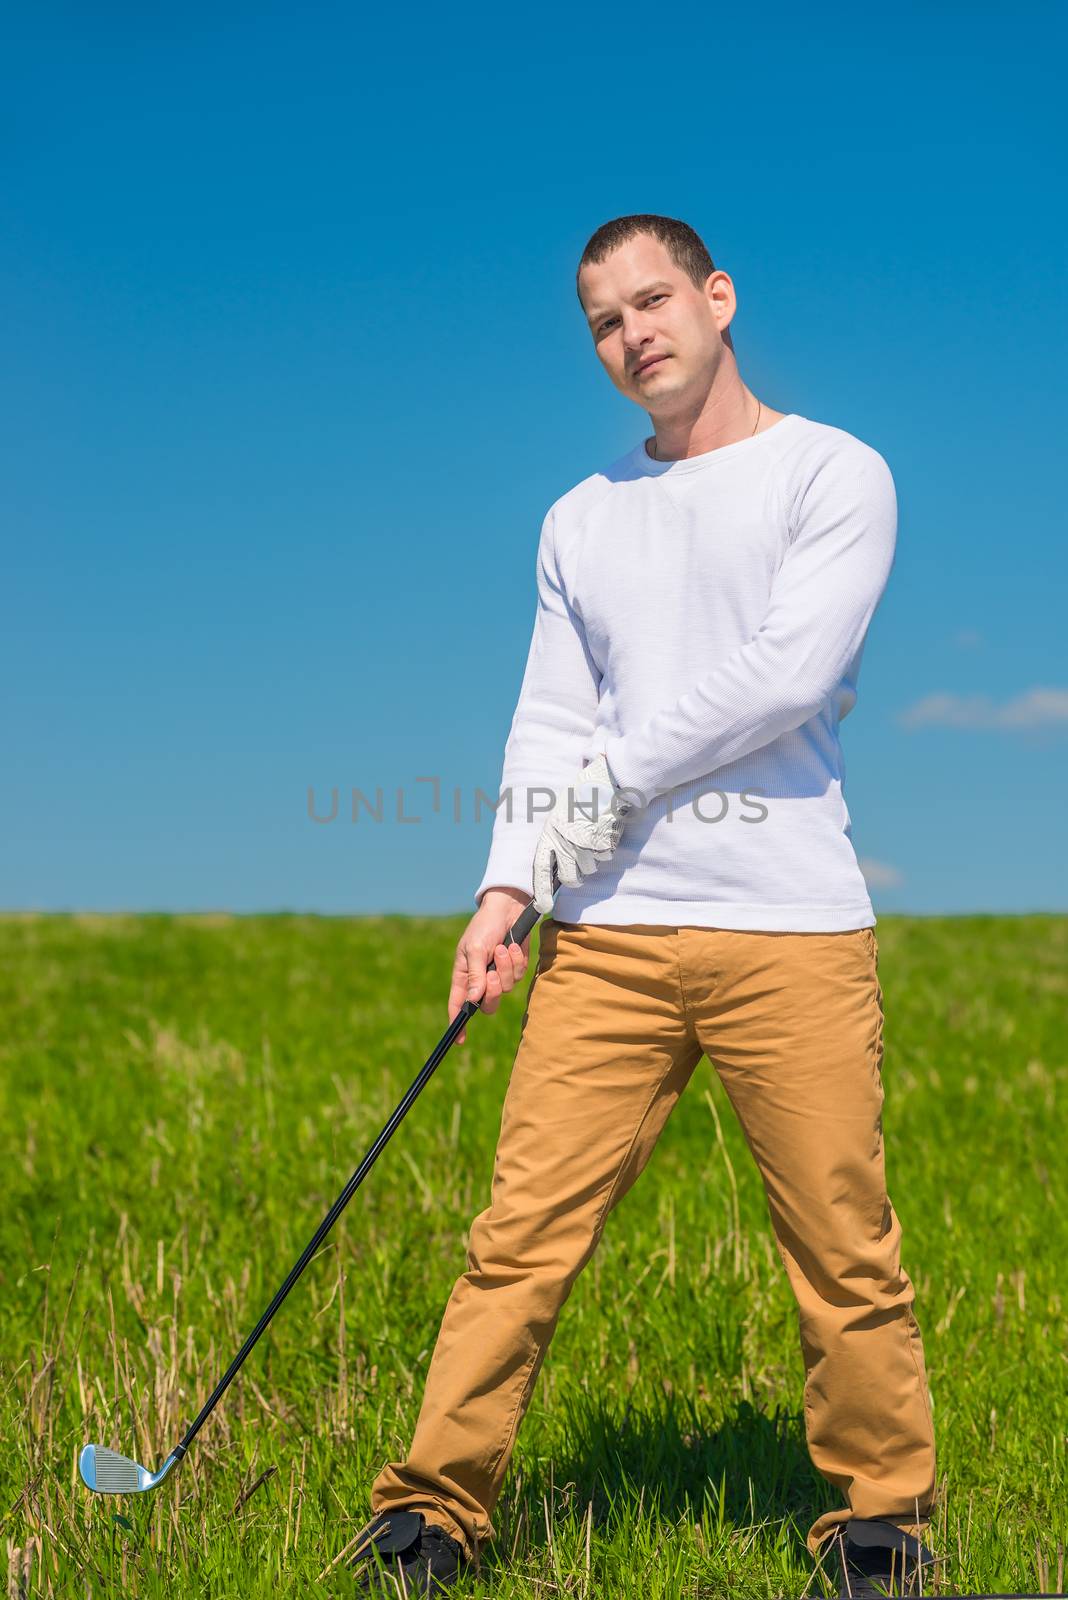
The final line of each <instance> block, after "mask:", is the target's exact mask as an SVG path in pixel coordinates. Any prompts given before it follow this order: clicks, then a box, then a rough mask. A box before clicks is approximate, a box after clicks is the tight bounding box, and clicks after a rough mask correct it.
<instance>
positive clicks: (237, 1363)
mask: <svg viewBox="0 0 1068 1600" xmlns="http://www.w3.org/2000/svg"><path fill="white" fill-rule="evenodd" d="M552 887H553V893H554V894H555V892H556V890H557V889H558V888H559V880H558V878H557V874H556V867H555V862H554V864H553V877H552ZM539 917H540V912H539V911H538V910H537V907H536V906H535V903H534V901H533V900H531V902H530V904H529V905H527V906H525V907H524V908H523V910H522V911H521V912H520V914H519V916H518V917H517V919H516V921H515V922H514V923H513V924H512V926H511V927H510V928H509V930H508V932H507V933H506V934H505V936H504V938H503V940H502V941H501V942H502V943H503V944H506V945H512V944H522V943H523V940H524V939H525V938H526V937H527V935H528V934H529V933H530V932H531V930H532V929H533V927H534V925H535V923H536V922H537V921H538V920H539ZM486 971H487V972H493V971H496V968H495V966H494V963H493V962H492V961H490V962H489V963H488V964H487V967H486ZM480 1004H481V1002H480V1001H478V1000H465V1001H464V1003H463V1005H462V1006H461V1007H460V1010H459V1011H458V1012H457V1013H456V1016H455V1017H454V1018H453V1019H452V1021H451V1022H450V1023H449V1026H448V1028H447V1029H446V1031H445V1033H444V1034H443V1035H442V1037H441V1040H440V1041H439V1043H438V1044H437V1046H436V1047H435V1049H434V1051H433V1054H432V1055H431V1056H430V1057H429V1059H428V1060H427V1062H426V1065H425V1066H424V1067H423V1069H422V1071H421V1072H420V1073H419V1076H418V1077H417V1078H416V1079H415V1081H414V1082H413V1083H412V1085H411V1087H410V1088H409V1090H408V1092H407V1094H406V1095H405V1096H404V1098H403V1100H402V1101H401V1102H400V1104H399V1105H398V1106H397V1109H396V1110H395V1111H394V1112H393V1115H392V1116H391V1117H390V1119H389V1121H388V1122H387V1123H386V1125H385V1127H384V1128H383V1129H382V1132H381V1133H380V1134H379V1135H378V1138H377V1139H376V1140H375V1142H374V1144H373V1145H372V1146H371V1148H370V1150H368V1152H367V1154H366V1155H365V1156H364V1158H363V1160H362V1161H361V1162H360V1165H359V1166H358V1167H357V1168H356V1171H355V1172H354V1173H353V1174H352V1177H351V1178H350V1179H349V1181H348V1183H347V1184H346V1185H345V1187H344V1189H342V1191H341V1193H340V1194H339V1195H338V1197H337V1199H336V1200H335V1201H334V1204H333V1205H332V1206H331V1207H330V1210H329V1211H328V1212H327V1214H326V1216H325V1217H324V1218H323V1220H322V1222H321V1223H320V1224H319V1226H318V1228H316V1230H315V1233H314V1234H313V1236H312V1238H311V1239H310V1240H309V1242H308V1245H307V1247H306V1248H305V1249H304V1250H303V1251H302V1253H301V1255H300V1259H299V1260H298V1261H297V1262H296V1263H295V1265H294V1266H293V1268H292V1270H291V1271H290V1273H289V1276H288V1277H287V1278H286V1281H285V1282H284V1283H283V1285H282V1287H281V1288H280V1289H279V1291H278V1293H277V1294H276V1295H275V1297H274V1299H273V1300H272V1301H271V1303H270V1305H269V1306H268V1307H267V1309H266V1311H265V1312H264V1313H263V1316H262V1317H261V1318H260V1320H259V1322H257V1324H256V1326H255V1327H254V1328H253V1330H252V1332H251V1333H250V1334H249V1336H248V1338H247V1339H246V1340H245V1342H244V1344H243V1345H242V1346H241V1349H240V1350H239V1351H238V1353H237V1355H236V1356H235V1357H234V1359H233V1361H232V1362H231V1363H230V1365H229V1367H228V1368H227V1369H226V1372H225V1373H224V1374H223V1376H222V1378H220V1380H219V1382H218V1384H217V1385H216V1387H215V1389H214V1390H213V1392H212V1394H211V1395H210V1396H209V1398H208V1400H207V1401H206V1402H205V1404H204V1407H203V1409H202V1410H201V1412H200V1415H199V1416H198V1417H197V1419H196V1421H195V1422H194V1423H193V1424H192V1426H191V1427H190V1429H189V1431H188V1433H187V1434H186V1435H185V1438H184V1439H183V1440H182V1442H181V1443H180V1444H177V1445H175V1447H174V1449H173V1450H172V1451H171V1453H170V1455H169V1456H168V1457H167V1459H166V1461H164V1463H163V1465H162V1466H161V1467H160V1468H159V1470H158V1472H149V1470H148V1468H147V1467H142V1466H140V1465H139V1464H138V1462H136V1461H131V1460H130V1458H129V1457H128V1456H123V1455H119V1453H118V1452H117V1451H115V1450H109V1449H108V1448H107V1447H106V1446H105V1445H99V1444H87V1445H86V1446H85V1448H84V1449H83V1450H82V1453H81V1455H80V1457H79V1458H78V1469H79V1471H80V1472H81V1475H82V1479H83V1481H84V1482H85V1484H86V1486H87V1487H88V1488H90V1489H92V1490H94V1492H95V1493H97V1494H145V1493H146V1492H147V1491H148V1490H150V1489H158V1488H159V1486H160V1484H161V1483H162V1482H163V1481H164V1479H165V1478H168V1477H169V1476H170V1474H171V1473H172V1472H173V1470H174V1468H175V1467H176V1466H177V1465H178V1463H179V1461H181V1459H182V1457H183V1456H184V1455H185V1453H186V1451H187V1450H188V1449H189V1446H190V1445H191V1444H192V1442H193V1440H194V1439H195V1438H196V1436H197V1434H198V1433H199V1432H200V1430H201V1428H202V1427H203V1426H204V1424H205V1422H207V1420H208V1418H209V1417H210V1416H211V1413H212V1412H213V1411H214V1410H215V1407H216V1406H217V1405H218V1403H219V1401H220V1400H221V1399H222V1397H223V1395H224V1394H225V1393H226V1391H227V1389H228V1388H229V1387H230V1384H231V1383H232V1382H233V1380H234V1378H235V1377H236V1376H237V1374H238V1372H239V1371H240V1370H241V1367H242V1365H243V1364H244V1362H245V1360H246V1358H247V1357H248V1355H249V1354H250V1352H251V1351H252V1350H253V1348H254V1347H255V1345H256V1342H257V1340H258V1339H259V1337H260V1335H261V1334H262V1333H263V1331H264V1329H265V1328H266V1327H267V1324H268V1323H269V1322H270V1320H271V1318H272V1317H273V1316H274V1314H275V1312H276V1311H277V1310H278V1307H279V1306H280V1305H281V1304H282V1301H283V1300H284V1299H285V1298H286V1296H287V1295H288V1293H289V1291H290V1289H292V1287H293V1285H294V1284H295V1283H296V1281H297V1279H298V1278H299V1277H300V1275H301V1273H302V1272H303V1271H304V1268H305V1267H306V1266H307V1265H308V1262H309V1261H310V1260H311V1258H312V1256H313V1255H314V1254H315V1252H316V1250H317V1249H318V1248H319V1246H320V1244H321V1243H322V1241H323V1240H324V1239H325V1238H326V1235H327V1234H328V1233H329V1232H330V1229H331V1228H332V1227H333V1225H334V1223H335V1222H336V1221H337V1219H338V1217H339V1216H340V1215H341V1213H342V1212H343V1211H344V1209H345V1207H346V1206H347V1205H348V1203H349V1201H350V1200H351V1199H352V1197H353V1195H354V1194H355V1193H356V1190H357V1189H358V1188H359V1186H360V1184H361V1183H362V1182H363V1180H364V1178H365V1177H366V1176H367V1174H368V1173H369V1172H370V1170H371V1168H372V1167H373V1166H374V1164H375V1162H376V1161H377V1160H378V1157H379V1156H380V1155H381V1153H382V1151H383V1150H384V1149H385V1147H386V1145H387V1144H388V1143H389V1141H390V1139H391V1138H392V1137H393V1134H394V1133H395V1132H396V1130H397V1128H398V1127H399V1125H400V1123H401V1122H402V1121H403V1119H404V1117H405V1116H406V1115H407V1113H408V1111H409V1110H410V1109H411V1107H412V1105H413V1104H414V1103H415V1101H416V1100H417V1098H418V1097H419V1095H420V1094H421V1093H422V1091H423V1089H424V1088H425V1086H426V1084H427V1083H428V1082H429V1081H430V1078H431V1076H432V1075H433V1073H434V1070H435V1068H436V1067H437V1066H438V1064H439V1063H440V1061H441V1060H442V1057H443V1056H444V1055H445V1054H446V1052H447V1051H448V1050H449V1048H450V1047H451V1046H452V1044H453V1043H454V1041H455V1039H456V1037H457V1035H458V1034H459V1033H460V1032H461V1030H462V1029H463V1027H464V1024H465V1023H467V1022H469V1021H470V1019H471V1018H472V1017H473V1016H474V1015H475V1013H476V1011H478V1010H479V1009H480Z"/></svg>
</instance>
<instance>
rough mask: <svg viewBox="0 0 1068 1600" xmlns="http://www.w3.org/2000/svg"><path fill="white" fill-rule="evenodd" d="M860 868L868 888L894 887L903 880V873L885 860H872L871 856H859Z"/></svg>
mask: <svg viewBox="0 0 1068 1600" xmlns="http://www.w3.org/2000/svg"><path fill="white" fill-rule="evenodd" d="M860 870H861V872H863V874H864V881H865V883H866V884H867V885H868V888H869V889H896V888H897V887H898V885H899V884H901V883H903V882H904V874H903V873H901V872H899V871H898V869H897V867H892V866H891V865H890V864H889V862H887V861H873V860H872V858H871V856H861V858H860Z"/></svg>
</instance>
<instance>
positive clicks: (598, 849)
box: [534, 754, 634, 917]
mask: <svg viewBox="0 0 1068 1600" xmlns="http://www.w3.org/2000/svg"><path fill="white" fill-rule="evenodd" d="M633 809H634V803H633V801H631V800H628V799H627V798H626V795H625V794H624V793H622V792H621V791H620V790H618V789H617V788H616V785H615V782H614V780H613V778H612V774H611V772H610V771H609V770H608V761H607V758H606V757H605V756H604V755H603V754H602V755H599V756H598V757H597V759H596V760H595V761H591V762H590V763H589V765H588V766H585V767H583V768H582V771H581V772H579V773H578V775H577V776H576V777H574V778H573V779H572V780H571V782H570V784H569V785H568V787H567V788H566V789H565V790H564V792H563V794H562V795H560V797H559V798H558V799H557V802H556V804H555V805H554V806H553V809H552V810H551V811H550V812H549V815H548V816H547V817H546V819H545V826H544V827H543V828H542V830H541V837H540V839H539V840H538V848H537V849H536V851H535V852H534V903H535V905H536V906H537V908H538V911H539V912H540V913H541V915H542V916H543V917H544V916H547V915H548V913H549V912H550V911H551V910H552V908H553V892H554V890H553V882H552V869H553V862H554V861H555V862H556V871H557V876H558V877H559V880H560V884H561V885H563V884H566V885H567V886H568V888H572V889H573V888H575V887H577V885H578V884H580V883H581V882H582V878H583V875H584V874H585V875H586V876H588V875H589V874H590V873H592V872H596V871H597V868H598V866H599V865H600V863H601V862H602V861H607V860H609V859H610V857H611V855H612V851H613V850H614V849H615V847H616V845H617V844H618V843H619V839H620V835H621V834H622V832H623V823H624V818H625V817H626V814H627V812H628V811H632V810H633Z"/></svg>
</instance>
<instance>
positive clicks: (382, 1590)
mask: <svg viewBox="0 0 1068 1600" xmlns="http://www.w3.org/2000/svg"><path fill="white" fill-rule="evenodd" d="M379 1557H380V1558H381V1561H379V1559H378V1558H379ZM357 1564H359V1570H358V1571H357V1575H356V1592H357V1594H370V1595H390V1596H391V1597H392V1600H397V1597H398V1594H400V1595H411V1596H413V1600H414V1597H415V1596H419V1597H420V1600H421V1597H422V1596H424V1595H437V1594H445V1593H446V1592H447V1591H448V1590H449V1589H451V1588H452V1587H453V1586H454V1584H455V1583H456V1582H457V1581H458V1580H459V1579H460V1578H461V1577H462V1576H463V1575H464V1573H465V1572H466V1571H467V1570H468V1569H469V1568H470V1567H471V1565H472V1563H471V1562H470V1561H469V1560H468V1558H467V1556H466V1555H465V1554H464V1549H463V1546H462V1545H461V1544H460V1543H459V1541H458V1540H456V1539H454V1538H452V1536H451V1535H450V1534H447V1533H446V1532H445V1529H444V1528H439V1527H438V1526H437V1525H436V1524H435V1523H433V1522H431V1523H428V1522H427V1520H426V1518H425V1517H424V1516H423V1513H422V1512H421V1511H383V1512H382V1513H381V1514H380V1515H379V1516H377V1517H375V1519H374V1520H373V1521H372V1522H369V1523H368V1525H367V1527H366V1528H365V1529H364V1530H363V1543H362V1544H361V1546H360V1548H359V1550H357V1552H356V1554H355V1556H354V1557H353V1558H352V1562H351V1565H353V1566H356V1565H357Z"/></svg>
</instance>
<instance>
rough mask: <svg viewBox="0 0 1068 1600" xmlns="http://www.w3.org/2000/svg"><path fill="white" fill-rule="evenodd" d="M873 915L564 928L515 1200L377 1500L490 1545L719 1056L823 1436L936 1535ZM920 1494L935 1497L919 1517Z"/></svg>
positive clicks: (546, 993) (850, 1488)
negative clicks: (562, 1330) (521, 1457)
mask: <svg viewBox="0 0 1068 1600" xmlns="http://www.w3.org/2000/svg"><path fill="white" fill-rule="evenodd" d="M877 965H878V944H877V941H876V937H875V933H874V931H873V930H872V929H871V928H862V929H858V930H853V931H849V932H845V933H763V932H740V931H734V930H730V929H721V928H695V927H683V928H669V927H660V926H652V925H646V924H631V925H629V926H626V927H601V926H595V925H592V924H589V923H559V922H555V921H554V920H552V919H551V918H549V919H547V920H546V921H544V922H543V923H542V925H541V935H540V950H539V959H538V966H537V970H536V972H535V974H534V976H533V978H532V980H531V983H530V988H529V991H528V995H527V1006H526V1010H525V1012H524V1015H523V1019H522V1031H521V1036H520V1042H519V1048H518V1050H517V1052H516V1057H515V1062H514V1065H513V1068H512V1074H511V1079H510V1081H509V1084H508V1091H507V1094H506V1097H505V1101H504V1110H503V1117H502V1122H501V1132H500V1140H499V1142H498V1145H497V1154H496V1159H495V1164H494V1173H493V1186H492V1196H491V1204H490V1205H489V1207H488V1209H486V1210H485V1211H483V1212H481V1213H480V1215H479V1216H478V1217H476V1218H475V1220H474V1222H473V1223H472V1226H471V1231H470V1244H469V1248H468V1255H467V1271H466V1272H465V1273H464V1274H463V1275H462V1276H461V1277H460V1278H459V1279H458V1280H457V1282H456V1284H455V1287H454V1288H453V1291H452V1295H451V1297H450V1299H449V1302H448V1305H447V1307H446V1309H445V1315H444V1319H443V1321H442V1324H441V1330H440V1333H439V1335H438V1340H437V1344H436V1346H435V1349H434V1354H433V1358H432V1360H431V1363H430V1367H429V1370H428V1373H427V1379H426V1387H425V1391H424V1395H423V1403H422V1409H421V1411H420V1414H419V1420H418V1424H417V1426H416V1429H415V1435H414V1437H413V1439H412V1442H411V1448H410V1450H409V1452H408V1455H407V1458H406V1459H405V1460H404V1461H397V1462H391V1463H390V1464H388V1465H387V1466H385V1467H384V1468H383V1470H382V1471H381V1472H380V1473H379V1475H378V1477H377V1478H376V1479H375V1481H374V1484H373V1485H372V1490H371V1504H372V1509H373V1511H374V1513H375V1514H378V1513H380V1512H382V1511H386V1510H391V1509H399V1508H402V1507H403V1508H410V1509H420V1510H422V1511H423V1512H424V1513H425V1514H426V1517H427V1520H428V1521H429V1522H436V1523H438V1524H440V1525H441V1526H443V1527H444V1528H445V1529H446V1530H447V1531H448V1532H449V1533H451V1534H452V1535H453V1536H454V1537H455V1538H458V1539H460V1541H461V1542H462V1543H463V1545H464V1547H465V1549H466V1550H467V1552H468V1554H469V1555H470V1554H472V1553H473V1552H474V1550H475V1548H476V1546H477V1545H478V1544H480V1543H482V1542H484V1541H486V1540H489V1539H491V1538H492V1537H493V1534H494V1528H493V1523H492V1520H491V1518H492V1513H493V1508H494V1505H495V1504H496V1501H497V1498H498V1495H499V1493H500V1489H501V1483H502V1480H503V1478H504V1474H505V1471H506V1469H507V1466H508V1461H509V1457H510V1455H511V1452H512V1448H513V1445H514V1443H515V1438H516V1434H517V1432H518V1429H519V1426H520V1423H521V1421H522V1419H523V1416H524V1414H525V1412H526V1408H527V1405H528V1404H529V1401H530V1397H531V1391H532V1389H533V1387H534V1383H535V1380H536V1378H537V1376H538V1372H539V1369H540V1367H541V1363H542V1360H543V1358H544V1356H545V1353H546V1350H547V1349H548V1346H549V1341H550V1339H551V1338H552V1335H553V1332H554V1329H555V1327H556V1323H557V1319H558V1317H559V1314H560V1311H561V1308H562V1307H563V1305H564V1302H565V1300H566V1299H567V1297H568V1294H569V1293H570V1290H571V1288H572V1285H573V1284H574V1282H575V1279H576V1278H577V1276H578V1274H579V1273H580V1272H581V1270H582V1268H583V1267H584V1266H585V1265H586V1263H587V1262H588V1261H589V1259H590V1257H591V1256H592V1254H593V1252H594V1250H595V1249H596V1247H597V1244H598V1241H599V1239H600V1237H601V1233H602V1230H603V1228H604V1226H605V1221H606V1219H607V1217H608V1213H609V1212H610V1211H611V1210H612V1208H613V1206H614V1205H615V1204H616V1203H617V1202H618V1201H619V1200H620V1199H621V1197H622V1196H623V1195H624V1194H626V1192H627V1190H628V1189H629V1188H630V1187H631V1185H632V1184H633V1183H634V1181H635V1179H636V1178H637V1177H638V1175H639V1174H640V1173H641V1171H642V1168H643V1167H644V1166H645V1164H646V1162H647V1161H648V1159H649V1156H650V1154H651V1153H652V1150H653V1148H654V1146H655V1144H656V1141H657V1138H658V1137H659V1135H660V1132H661V1130H662V1128H663V1127H664V1124H665V1122H666V1121H667V1118H668V1116H669V1114H670V1112H671V1111H672V1109H673V1107H674V1105H675V1102H676V1100H677V1099H678V1098H679V1096H680V1094H681V1093H682V1091H683V1090H684V1089H685V1087H686V1084H687V1082H688V1081H689V1079H690V1076H691V1074H692V1072H693V1070H694V1067H695V1066H696V1065H697V1063H698V1061H699V1060H700V1059H701V1057H702V1055H707V1056H708V1057H709V1059H710V1061H711V1062H712V1063H713V1065H714V1067H715V1068H716V1070H717V1071H718V1073H719V1076H720V1080H721V1082H722V1083H723V1086H724V1088H725V1090H726V1092H727V1094H728V1096H729V1097H730V1100H731V1103H732V1105H733V1107H734V1110H735V1112H736V1113H737V1116H738V1118H739V1121H740V1123H741V1127H742V1130H743V1132H744V1134H745V1138H746V1140H747V1142H748V1144H749V1148H750V1149H751V1151H752V1153H753V1156H754V1158H755V1160H756V1163H757V1166H758V1168H759V1170H760V1175H761V1177H762V1179H763V1182H764V1187H765V1192H766V1194H767V1198H768V1207H769V1210H770V1213H771V1221H772V1226H773V1229H774V1234H775V1239H776V1241H777V1245H778V1250H779V1254H780V1256H781V1257H782V1261H783V1265H784V1266H785V1268H786V1272H787V1274H788V1276H789V1280H790V1284H791V1287H792V1288H793V1291H794V1294H795V1296H796V1298H797V1302H798V1307H799V1311H800V1336H801V1351H802V1356H803V1359H804V1366H805V1385H804V1408H805V1428H806V1434H807V1440H808V1448H809V1453H810V1455H811V1458H812V1461H813V1462H814V1464H815V1466H816V1467H817V1469H818V1470H819V1471H820V1472H821V1473H822V1474H823V1476H824V1477H825V1478H826V1479H828V1481H829V1482H830V1483H833V1484H835V1485H836V1486H837V1487H838V1488H839V1489H840V1490H841V1491H842V1492H843V1495H844V1496H845V1497H846V1499H847V1500H848V1506H847V1507H846V1508H843V1509H841V1510H838V1511H831V1512H828V1513H826V1514H825V1515H824V1516H822V1517H820V1518H818V1520H817V1521H816V1522H815V1523H814V1524H813V1526H812V1528H811V1529H810V1531H809V1534H808V1546H809V1549H810V1550H811V1552H812V1553H813V1555H816V1554H818V1552H819V1547H820V1544H821V1541H822V1540H823V1539H824V1538H825V1537H826V1536H827V1535H828V1534H829V1533H831V1532H833V1531H834V1529H835V1527H836V1525H837V1524H839V1523H841V1522H844V1521H845V1520H847V1519H848V1518H849V1517H850V1516H851V1515H855V1516H858V1517H885V1518H888V1519H890V1520H893V1521H896V1522H899V1523H900V1524H901V1525H903V1526H907V1527H909V1528H910V1529H913V1530H915V1531H920V1530H922V1529H923V1528H924V1527H925V1526H926V1525H927V1523H928V1521H929V1518H930V1515H931V1511H932V1507H933V1503H934V1495H935V1443H934V1431H933V1427H932V1421H931V1410H930V1404H929V1396H928V1390H927V1378H926V1371H925V1367H924V1356H923V1344H922V1340H921V1337H920V1330H919V1327H918V1326H917V1323H916V1318H915V1316H914V1315H913V1310H912V1305H913V1287H912V1283H911V1282H910V1280H909V1278H908V1276H907V1274H906V1273H905V1271H904V1269H903V1267H902V1265H901V1260H900V1242H901V1228H900V1224H899V1222H898V1219H897V1216H896V1215H895V1213H894V1209H893V1207H892V1205H891V1204H890V1200H889V1197H888V1195H887V1192H886V1179H885V1174H884V1167H883V1139H882V1124H881V1117H880V1111H881V1107H882V1103H883V1088H882V1080H881V1073H880V1069H881V1062H882V1025H883V1011H882V991H881V989H880V986H879V979H878V975H877ZM917 1511H918V1517H917Z"/></svg>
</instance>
